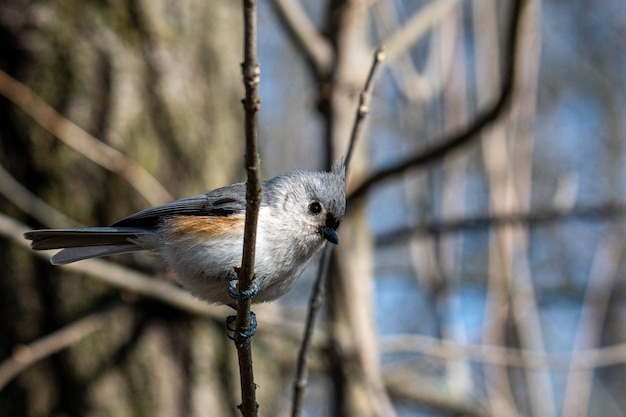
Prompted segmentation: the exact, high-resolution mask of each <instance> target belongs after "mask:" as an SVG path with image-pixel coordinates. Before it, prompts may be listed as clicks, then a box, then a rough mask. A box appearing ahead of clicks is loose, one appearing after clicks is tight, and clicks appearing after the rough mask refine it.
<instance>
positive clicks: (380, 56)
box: [291, 48, 385, 417]
mask: <svg viewBox="0 0 626 417" xmlns="http://www.w3.org/2000/svg"><path fill="white" fill-rule="evenodd" d="M384 59H385V54H384V52H383V51H382V49H381V48H379V49H378V50H376V52H375V53H374V59H373V60H372V65H371V67H370V71H369V74H368V77H367V80H366V81H365V86H364V87H363V90H362V91H361V94H360V96H359V104H358V107H357V110H356V117H355V119H354V125H353V127H352V134H351V135H350V143H349V144H348V150H347V152H346V159H345V162H344V163H345V166H346V175H347V174H348V173H347V171H348V167H349V164H350V159H351V156H352V150H353V149H354V146H355V144H356V141H357V140H358V139H359V137H360V132H361V129H360V128H361V126H362V124H363V121H364V120H365V118H366V117H367V115H368V114H369V101H370V98H371V94H372V86H373V80H374V75H375V74H376V69H377V68H378V67H379V64H380V63H381V62H382V61H383V60H384ZM332 249H333V248H332V247H330V246H327V247H325V248H324V251H323V253H322V257H321V259H320V263H319V266H318V271H317V277H316V279H315V282H314V283H313V291H312V293H311V298H310V301H309V309H308V313H307V319H306V325H305V328H304V337H303V338H302V345H301V347H300V352H299V354H298V365H297V370H296V377H295V380H294V388H293V404H292V408H291V415H292V417H297V416H299V415H300V412H301V409H302V398H303V397H304V391H305V389H306V383H307V382H306V381H307V378H308V372H307V361H308V360H307V355H308V351H309V345H310V344H311V338H312V335H313V328H314V327H315V321H316V319H317V314H318V313H319V309H320V308H321V306H322V302H323V300H324V292H325V290H326V288H325V286H326V276H327V275H328V269H329V266H330V258H331V256H332Z"/></svg>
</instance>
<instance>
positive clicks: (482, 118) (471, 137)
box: [349, 0, 524, 200]
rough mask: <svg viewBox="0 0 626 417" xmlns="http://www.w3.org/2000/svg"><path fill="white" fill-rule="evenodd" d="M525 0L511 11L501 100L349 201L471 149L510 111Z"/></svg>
mask: <svg viewBox="0 0 626 417" xmlns="http://www.w3.org/2000/svg"><path fill="white" fill-rule="evenodd" d="M523 5H524V0H515V1H514V2H513V5H512V10H511V21H510V23H509V26H508V35H507V39H506V46H505V51H506V53H505V54H504V56H505V58H504V63H503V74H504V79H503V80H502V85H501V89H500V93H499V96H498V99H497V100H496V101H495V102H494V103H493V104H492V105H491V106H490V107H489V108H488V109H486V110H484V111H483V112H482V113H480V114H479V115H478V116H477V117H476V118H475V119H474V120H473V122H472V123H471V124H470V125H469V126H468V127H466V128H465V129H463V130H461V131H460V132H457V133H453V134H452V135H450V136H449V137H444V138H442V139H440V140H438V141H436V142H437V143H439V145H436V146H434V147H433V148H432V149H429V150H426V151H424V152H420V153H418V154H416V155H414V156H410V157H409V158H407V159H406V160H404V161H402V162H400V163H398V164H395V165H393V166H391V167H388V168H384V169H381V170H380V171H378V172H375V173H374V174H372V175H371V176H370V177H369V178H367V179H365V180H364V181H363V182H362V183H361V184H359V185H358V186H356V187H355V189H354V190H353V191H352V193H351V194H350V196H349V200H354V199H357V198H360V197H363V196H364V195H365V194H366V193H367V191H369V189H370V188H371V187H373V186H374V185H377V184H378V183H380V182H382V181H385V180H389V179H392V178H394V177H396V176H398V175H399V174H402V173H404V172H405V171H406V170H409V169H412V168H417V167H423V166H426V165H428V164H431V163H433V162H435V161H439V160H441V158H443V157H444V156H445V155H447V154H448V153H450V152H452V151H457V150H459V149H461V148H462V147H464V146H469V145H470V144H472V143H473V142H474V141H476V140H478V139H479V137H480V136H479V135H478V134H479V133H480V132H482V130H483V129H484V128H486V127H487V126H489V125H490V124H492V123H493V122H495V121H496V120H498V117H499V116H500V115H501V114H502V112H503V111H504V110H505V109H506V108H507V106H508V104H509V103H510V101H511V97H512V94H513V86H514V84H515V80H516V77H517V74H516V69H517V60H516V58H517V47H518V34H519V29H520V24H521V14H522V13H521V12H522V10H521V9H522V6H523Z"/></svg>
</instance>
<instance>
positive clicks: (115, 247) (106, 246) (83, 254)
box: [24, 227, 154, 265]
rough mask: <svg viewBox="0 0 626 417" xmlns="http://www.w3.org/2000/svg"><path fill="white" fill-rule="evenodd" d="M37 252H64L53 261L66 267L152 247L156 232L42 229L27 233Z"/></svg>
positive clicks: (106, 228) (108, 228) (54, 263)
mask: <svg viewBox="0 0 626 417" xmlns="http://www.w3.org/2000/svg"><path fill="white" fill-rule="evenodd" d="M24 237H25V238H26V239H29V240H32V243H31V246H32V248H33V249H35V250H46V249H63V250H62V251H60V252H59V253H57V254H55V255H54V256H53V257H52V258H51V259H50V262H51V263H52V264H53V265H64V264H69V263H72V262H76V261H80V260H83V259H88V258H96V257H99V256H107V255H113V254H117V253H125V252H133V251H137V250H142V249H149V248H150V244H149V242H150V240H151V239H150V238H151V237H154V232H153V231H150V230H146V229H140V228H134V227H86V228H81V229H42V230H33V231H32V232H27V233H25V234H24Z"/></svg>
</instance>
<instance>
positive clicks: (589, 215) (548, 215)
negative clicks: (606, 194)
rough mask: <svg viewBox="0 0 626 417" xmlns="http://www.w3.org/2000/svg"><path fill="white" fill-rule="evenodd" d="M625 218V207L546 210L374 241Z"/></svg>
mask: <svg viewBox="0 0 626 417" xmlns="http://www.w3.org/2000/svg"><path fill="white" fill-rule="evenodd" d="M624 217H626V205H624V204H619V203H603V204H599V205H594V206H586V207H585V206H579V207H574V208H572V209H570V210H567V211H563V210H560V209H548V210H544V211H535V212H530V213H511V214H508V215H501V216H498V215H495V216H494V215H487V216H476V217H472V218H465V219H450V220H444V221H440V222H437V221H435V222H431V223H424V224H420V225H417V226H413V227H400V228H398V229H396V230H391V231H389V232H386V233H384V234H381V235H379V236H378V237H377V238H376V244H377V245H393V244H398V243H404V242H406V241H407V240H408V239H410V238H412V237H414V236H416V235H445V234H450V233H458V232H464V231H486V230H487V229H488V228H490V227H505V226H511V225H520V226H526V227H540V226H544V225H549V224H551V223H556V222H560V221H572V220H578V221H593V222H608V221H618V220H621V219H623V218H624Z"/></svg>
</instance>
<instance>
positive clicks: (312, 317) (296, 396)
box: [291, 246, 332, 417]
mask: <svg viewBox="0 0 626 417" xmlns="http://www.w3.org/2000/svg"><path fill="white" fill-rule="evenodd" d="M331 255H332V247H330V246H326V247H325V248H324V251H323V252H322V258H321V259H320V263H319V266H318V269H317V277H316V278H315V283H314V285H313V291H312V292H311V298H310V299H309V310H308V312H307V317H306V325H305V327H304V336H303V337H302V344H301V346H300V352H299V353H298V364H297V369H296V378H295V380H294V382H293V402H292V406H291V416H292V417H298V416H299V415H300V412H301V411H302V400H303V398H304V391H305V390H306V385H307V380H308V378H309V372H308V362H309V356H308V355H309V348H310V346H311V340H312V338H313V329H314V328H315V321H316V319H317V314H318V313H319V310H320V308H321V307H322V303H323V301H324V294H325V291H326V286H325V282H326V279H325V278H326V276H327V275H328V268H329V266H330V257H331Z"/></svg>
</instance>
